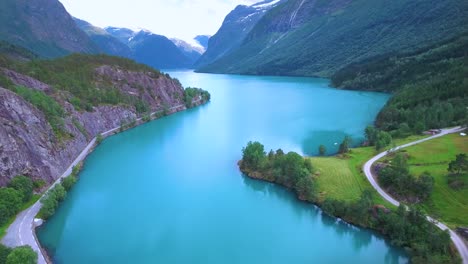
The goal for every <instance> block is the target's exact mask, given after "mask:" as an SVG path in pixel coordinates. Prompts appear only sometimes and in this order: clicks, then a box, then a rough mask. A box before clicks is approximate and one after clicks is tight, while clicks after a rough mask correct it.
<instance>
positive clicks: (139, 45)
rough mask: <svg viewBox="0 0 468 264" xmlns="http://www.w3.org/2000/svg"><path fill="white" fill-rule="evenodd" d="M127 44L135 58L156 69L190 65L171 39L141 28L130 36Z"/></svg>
mask: <svg viewBox="0 0 468 264" xmlns="http://www.w3.org/2000/svg"><path fill="white" fill-rule="evenodd" d="M128 45H129V47H130V48H131V49H132V51H133V57H134V59H135V60H137V61H138V62H141V63H144V64H147V65H150V66H152V67H155V68H158V69H164V68H187V67H191V66H192V62H191V61H192V60H191V59H190V58H189V57H187V56H186V55H184V54H183V52H182V51H181V50H180V49H179V48H178V47H177V46H176V45H175V44H174V43H173V42H172V41H171V40H169V39H168V38H167V37H165V36H161V35H157V34H154V33H152V32H150V31H147V30H141V31H140V32H138V33H136V34H135V35H134V36H133V37H130V38H129V41H128Z"/></svg>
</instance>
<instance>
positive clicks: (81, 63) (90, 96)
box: [0, 54, 161, 112]
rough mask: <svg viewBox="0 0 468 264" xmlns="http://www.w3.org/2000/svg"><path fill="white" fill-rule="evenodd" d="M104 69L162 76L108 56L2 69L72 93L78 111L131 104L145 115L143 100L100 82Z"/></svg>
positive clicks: (12, 64) (76, 57)
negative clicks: (100, 69)
mask: <svg viewBox="0 0 468 264" xmlns="http://www.w3.org/2000/svg"><path fill="white" fill-rule="evenodd" d="M102 65H112V66H118V67H120V68H122V69H125V70H129V71H135V72H148V73H151V74H152V75H153V76H154V77H159V76H161V73H160V72H159V71H157V70H155V69H153V68H150V67H148V66H146V65H143V64H137V63H135V62H134V61H132V60H129V59H124V58H119V57H112V56H107V55H84V54H73V55H69V56H66V57H63V58H59V59H55V60H33V61H30V62H26V63H22V62H14V61H5V62H4V63H3V64H1V63H0V67H6V68H8V69H11V70H14V71H17V72H20V73H22V74H25V75H28V76H31V77H33V78H35V79H38V80H40V81H42V82H44V83H46V84H49V85H51V86H52V87H53V88H54V90H55V91H56V92H59V91H65V92H69V93H70V94H71V95H72V96H71V97H70V98H68V100H69V102H70V103H72V104H73V105H74V106H75V107H76V108H77V109H83V110H86V111H91V110H92V107H93V106H97V105H100V104H110V105H117V104H128V105H133V106H135V107H136V109H137V110H138V111H139V112H145V110H147V107H145V106H144V102H142V100H141V99H137V98H135V97H133V96H128V95H125V94H123V93H122V92H121V91H120V90H119V89H117V88H116V87H115V86H114V85H113V84H112V83H111V82H110V81H107V82H106V81H103V82H98V81H97V79H96V68H97V67H99V66H102ZM0 74H1V73H0ZM0 78H1V79H2V80H0V84H1V85H4V86H5V88H9V89H13V86H14V85H13V84H12V83H11V81H8V79H7V78H6V77H0Z"/></svg>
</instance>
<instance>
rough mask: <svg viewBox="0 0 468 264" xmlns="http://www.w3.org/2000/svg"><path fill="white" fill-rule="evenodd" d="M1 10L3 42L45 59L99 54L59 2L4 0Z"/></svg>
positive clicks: (48, 0)
mask: <svg viewBox="0 0 468 264" xmlns="http://www.w3.org/2000/svg"><path fill="white" fill-rule="evenodd" d="M0 10H1V15H0V39H2V40H6V41H8V42H10V43H12V44H16V45H19V46H22V47H24V48H27V49H29V50H31V51H33V52H34V53H36V54H37V55H39V56H41V57H46V58H53V57H59V56H63V55H66V54H69V53H72V52H80V53H97V52H99V48H98V47H96V45H94V43H93V42H92V41H91V39H90V38H89V37H88V36H87V35H86V34H85V33H84V32H83V31H82V30H80V29H79V28H78V27H77V26H76V24H75V22H74V21H73V18H72V17H71V16H70V15H69V14H68V13H67V11H66V10H65V8H64V7H63V5H62V4H61V3H60V2H59V1H57V0H2V1H0Z"/></svg>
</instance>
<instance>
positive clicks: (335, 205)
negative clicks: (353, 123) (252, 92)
mask: <svg viewBox="0 0 468 264" xmlns="http://www.w3.org/2000/svg"><path fill="white" fill-rule="evenodd" d="M361 150H364V151H363V152H362V151H361ZM350 151H351V152H350V153H349V154H348V155H350V156H352V157H350V158H349V161H350V164H349V166H350V167H349V169H350V170H351V173H350V174H349V175H348V177H347V178H346V177H345V178H346V181H348V180H350V181H351V182H354V183H353V184H355V183H357V188H358V191H356V192H355V193H352V194H350V195H346V193H347V192H343V190H344V189H346V190H348V189H349V188H350V186H349V185H346V184H345V182H346V181H344V180H340V183H341V184H340V185H339V186H336V185H334V184H324V182H323V179H321V178H322V177H326V178H328V176H327V175H323V174H329V173H330V172H329V171H328V170H326V171H324V169H327V168H328V167H324V160H325V161H327V160H330V159H334V160H336V161H343V162H344V164H345V163H346V161H347V159H343V158H337V157H327V158H312V159H304V158H303V157H301V156H300V155H298V154H297V153H294V152H290V153H288V154H284V153H283V151H281V150H278V151H276V152H273V151H270V152H269V154H267V153H266V152H265V151H264V147H263V145H262V144H260V143H259V142H249V143H248V144H247V146H246V147H245V148H244V149H243V150H242V152H243V157H242V160H241V161H240V162H239V167H240V169H241V171H242V172H244V173H245V174H246V175H248V176H249V177H252V178H255V179H260V180H266V181H270V182H275V183H279V184H281V185H283V186H285V187H287V188H289V189H292V190H294V191H295V192H296V193H297V195H298V197H299V198H300V199H302V200H306V201H309V202H312V203H316V204H318V205H319V206H320V207H321V208H322V210H324V211H325V212H326V213H328V214H330V215H333V216H335V217H340V218H342V219H344V220H345V221H347V222H350V223H353V224H356V225H359V226H363V227H368V228H372V229H374V230H377V231H379V232H380V233H382V234H384V235H386V236H387V237H388V238H389V239H390V240H391V242H392V244H394V245H396V246H399V247H403V248H405V249H406V250H407V252H408V253H409V254H410V256H411V261H412V262H413V263H457V262H458V261H459V259H458V257H457V255H456V251H455V250H454V249H453V248H451V240H450V236H449V234H448V233H447V232H443V231H441V230H439V229H438V228H437V227H436V226H435V225H433V224H431V223H429V222H428V221H427V220H426V218H425V216H424V214H423V213H422V212H421V211H420V210H419V209H418V208H412V209H411V210H410V211H407V210H406V209H405V207H404V206H400V207H399V208H398V209H396V210H390V209H387V208H385V207H384V206H382V205H378V204H377V203H379V202H380V201H382V200H381V199H379V198H378V197H377V198H376V197H375V191H374V190H372V189H366V188H367V187H368V185H369V183H368V182H367V181H365V179H363V180H362V183H361V180H358V178H359V177H362V176H361V175H360V170H359V168H360V167H361V166H362V164H361V163H364V162H365V160H366V159H368V158H369V157H370V156H372V155H373V153H375V149H374V150H373V149H372V148H370V147H368V148H363V149H361V148H360V149H356V150H354V149H352V150H350ZM354 152H356V153H354ZM361 152H362V153H361ZM355 155H357V156H356V157H354V156H355ZM334 160H333V161H332V162H333V164H335V165H336V163H334V162H335V161H334ZM351 160H352V162H351ZM311 161H313V162H314V163H317V164H319V165H318V166H315V164H314V163H312V162H311ZM283 162H286V163H283ZM335 165H333V166H331V167H336V166H335ZM317 168H319V170H317ZM338 176H341V173H340V175H336V174H335V175H334V176H333V177H338ZM353 178H354V179H353ZM328 179H329V178H328ZM325 180H326V179H325ZM340 186H341V187H340ZM332 188H341V190H340V191H337V192H335V191H334V190H333V189H332Z"/></svg>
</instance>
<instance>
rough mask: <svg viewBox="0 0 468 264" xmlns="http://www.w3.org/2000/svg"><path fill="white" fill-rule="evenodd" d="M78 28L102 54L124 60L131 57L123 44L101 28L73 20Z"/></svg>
mask: <svg viewBox="0 0 468 264" xmlns="http://www.w3.org/2000/svg"><path fill="white" fill-rule="evenodd" d="M74 20H75V22H76V24H77V25H78V27H79V28H80V29H81V30H83V31H84V32H85V33H86V34H87V35H88V36H89V37H90V38H91V40H92V41H93V42H94V44H96V46H98V47H99V48H100V50H101V51H102V52H104V53H105V54H108V55H114V56H121V57H125V58H131V57H132V51H131V50H130V48H129V47H128V46H127V45H125V44H124V43H122V42H120V41H119V40H118V39H116V38H115V37H113V36H112V35H111V34H109V33H108V32H107V31H105V30H104V29H102V28H99V27H96V26H93V25H91V24H90V23H88V22H86V21H84V20H81V19H78V18H74Z"/></svg>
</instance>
